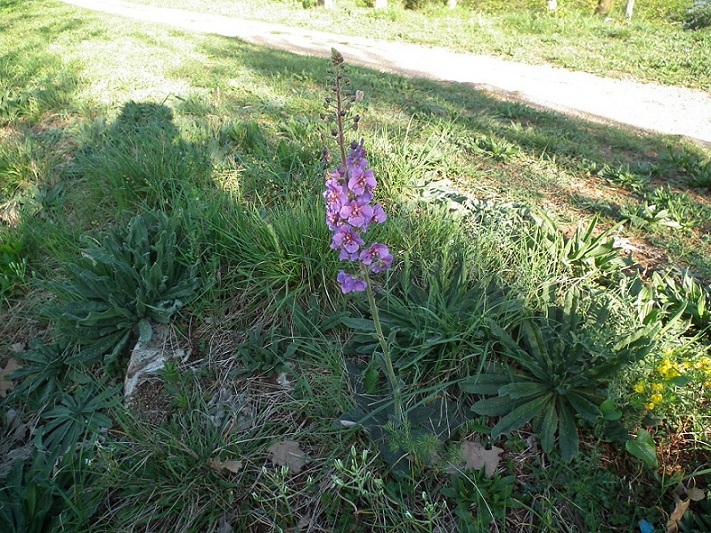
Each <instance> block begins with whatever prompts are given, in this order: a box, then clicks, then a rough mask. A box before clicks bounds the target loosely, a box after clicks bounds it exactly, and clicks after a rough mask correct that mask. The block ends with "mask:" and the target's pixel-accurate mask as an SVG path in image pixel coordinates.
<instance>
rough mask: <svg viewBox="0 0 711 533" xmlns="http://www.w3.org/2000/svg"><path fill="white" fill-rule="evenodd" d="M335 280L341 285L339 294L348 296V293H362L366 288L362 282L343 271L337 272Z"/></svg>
mask: <svg viewBox="0 0 711 533" xmlns="http://www.w3.org/2000/svg"><path fill="white" fill-rule="evenodd" d="M336 279H337V281H338V283H340V284H341V292H342V293H343V294H348V293H349V292H363V291H364V290H365V287H366V286H365V281H364V280H362V279H358V278H354V277H353V276H351V275H350V274H346V273H345V272H343V270H341V271H339V272H338V277H337V278H336Z"/></svg>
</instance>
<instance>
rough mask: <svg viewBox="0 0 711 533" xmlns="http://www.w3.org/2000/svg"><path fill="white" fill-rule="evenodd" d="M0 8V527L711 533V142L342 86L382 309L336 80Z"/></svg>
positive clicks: (442, 91) (156, 31) (437, 94)
mask: <svg viewBox="0 0 711 533" xmlns="http://www.w3.org/2000/svg"><path fill="white" fill-rule="evenodd" d="M0 9H1V10H2V14H3V16H2V20H1V22H0V24H1V25H2V32H0V50H2V51H3V52H2V54H3V55H2V56H0V79H1V80H2V93H1V94H0V139H2V142H1V143H0V195H1V196H0V203H1V209H0V220H1V221H2V223H1V225H0V235H1V236H2V241H1V243H0V294H2V308H1V311H0V312H1V313H2V319H1V321H0V324H1V325H0V332H1V333H0V339H1V341H0V396H2V398H0V400H1V401H2V406H3V409H2V419H1V420H0V428H1V431H0V480H1V481H2V482H1V483H0V529H1V530H3V531H4V530H7V531H87V530H91V531H117V530H121V529H129V530H135V529H145V530H151V531H228V530H230V529H231V530H234V531H364V532H365V531H380V530H383V531H441V530H444V529H449V530H453V531H455V530H460V531H486V530H492V531H504V530H509V531H551V530H554V531H558V530H560V531H630V530H634V529H636V528H638V525H639V524H640V521H642V522H641V527H642V528H647V530H648V529H649V527H651V526H652V525H653V526H656V527H657V528H658V529H660V530H661V529H664V528H666V527H667V526H666V524H667V522H668V521H671V522H670V524H671V526H673V527H677V526H678V528H680V530H683V531H708V530H709V527H708V526H709V520H710V515H709V513H710V512H711V510H710V509H709V502H708V497H707V495H708V490H709V483H710V482H711V479H710V475H709V472H708V463H709V451H710V446H711V435H710V434H709V430H708V427H709V424H708V420H709V414H710V413H709V410H710V407H709V392H708V391H709V386H710V385H711V383H710V381H711V364H710V363H709V337H708V335H709V330H708V325H709V314H710V311H709V304H710V303H711V302H710V301H709V281H710V280H711V264H709V260H708V258H709V257H711V254H710V252H711V241H710V240H709V238H708V235H709V226H708V224H709V222H708V221H709V213H710V212H711V200H709V186H710V185H711V182H710V180H711V174H710V172H711V164H710V163H709V153H708V152H706V151H704V150H702V149H700V148H698V147H696V146H693V145H689V144H684V143H681V142H679V141H678V140H677V139H669V138H663V137H656V136H639V135H638V134H636V133H631V132H627V131H624V130H621V129H616V128H612V127H608V126H601V125H597V124H590V123H586V122H584V121H580V120H574V119H571V118H566V117H561V116H558V115H555V114H552V113H543V112H540V111H536V110H533V109H530V108H528V107H526V106H524V105H521V104H519V103H510V102H505V101H498V100H495V99H492V98H490V97H488V96H486V95H483V94H481V93H477V92H475V91H472V90H470V89H468V88H464V87H460V86H456V85H451V86H442V85H437V84H435V83H432V82H429V81H421V80H412V79H406V78H402V77H398V76H390V75H383V74H376V73H374V72H372V71H369V70H367V69H359V68H350V69H349V70H348V72H347V78H348V79H350V89H352V90H358V91H363V96H364V98H363V100H362V101H357V102H353V105H352V107H351V109H350V113H351V114H350V115H349V114H348V112H347V113H346V117H350V118H351V119H353V116H354V115H353V114H354V113H357V114H358V115H359V117H360V118H359V120H358V125H359V130H358V131H357V132H354V131H350V130H349V131H348V132H346V138H347V140H348V141H350V140H351V139H355V140H358V139H360V138H361V136H362V137H363V138H364V143H365V147H366V149H367V151H368V160H369V165H370V168H372V169H373V170H374V173H375V177H376V178H377V187H376V189H375V191H374V192H375V201H377V202H378V203H380V204H381V205H382V207H383V209H384V211H385V212H386V213H387V217H388V218H387V220H386V221H385V222H384V223H382V224H378V225H377V226H373V227H372V228H370V229H369V230H368V239H369V240H370V239H371V238H372V239H373V240H376V241H378V242H381V243H386V244H387V245H388V247H389V250H390V252H391V253H392V255H393V260H392V265H391V268H389V269H387V270H383V271H382V272H379V273H374V274H373V276H372V279H371V283H372V285H371V288H372V289H374V290H373V292H372V295H371V296H372V301H370V298H368V297H367V296H366V295H364V294H359V293H356V294H348V295H344V294H342V291H341V286H340V285H339V283H338V281H337V279H338V272H339V270H341V269H347V267H345V266H344V265H346V264H347V263H343V262H340V261H339V257H338V256H339V254H338V253H337V252H336V251H334V250H332V249H331V247H330V244H331V243H332V238H333V236H332V234H331V231H330V230H329V228H328V227H327V226H326V223H325V208H326V202H325V201H324V199H323V191H324V187H325V184H324V163H323V160H322V149H323V147H324V145H328V146H329V149H330V150H331V153H332V154H334V157H336V156H335V154H337V153H338V152H339V150H338V148H337V145H336V144H334V140H333V137H332V136H331V132H330V130H331V128H332V127H333V126H332V125H331V126H328V125H327V123H325V122H324V121H323V120H321V118H320V117H319V116H320V114H321V113H322V112H324V106H323V99H324V98H325V97H333V95H334V93H333V92H331V90H330V88H331V87H332V84H333V80H332V75H331V74H329V63H328V62H327V61H325V60H321V59H309V58H303V57H297V56H293V55H290V54H287V53H283V52H273V51H269V50H265V49H261V48H258V47H254V46H251V45H246V44H244V43H241V42H239V41H236V40H232V39H226V38H220V37H215V36H201V35H191V34H186V33H183V32H179V31H175V30H171V29H166V28H163V27H160V26H143V25H139V24H138V23H134V22H129V21H124V20H122V19H117V18H115V17H109V16H105V15H101V14H95V13H88V12H84V11H81V10H78V9H76V8H73V7H69V6H66V5H64V4H60V3H56V2H40V1H30V2H19V1H12V0H0ZM342 79H345V78H342ZM346 89H347V88H346ZM346 89H344V90H346ZM343 94H345V93H343ZM354 96H355V95H354ZM327 111H328V110H327ZM344 118H345V117H344ZM349 123H350V122H349ZM336 130H337V132H338V128H336ZM328 168H329V169H330V170H333V169H334V164H333V163H331V165H330V166H329V167H328ZM344 216H345V215H344ZM373 303H374V306H373V305H372V304H373ZM376 312H377V316H376ZM138 341H140V342H141V343H143V344H148V343H150V342H158V343H159V345H160V346H162V347H165V349H166V351H170V352H171V353H175V354H176V355H177V354H182V356H181V357H177V356H176V358H175V359H173V360H171V361H169V362H168V363H167V365H166V366H165V367H164V368H163V369H162V370H161V371H160V372H158V374H157V375H156V376H155V378H154V379H153V380H151V381H148V382H144V383H143V384H142V385H141V386H140V387H139V390H138V392H137V393H136V395H134V396H133V399H132V401H131V402H130V404H128V405H126V404H125V402H124V400H123V390H122V389H123V385H124V377H125V376H126V373H127V368H126V366H127V364H128V356H129V351H130V349H131V348H132V346H133V345H134V344H135V343H136V342H138ZM383 343H384V346H385V347H384V348H383ZM378 354H380V355H378ZM388 360H389V361H390V362H391V363H392V369H390V368H389V365H388V364H387V363H388ZM381 363H384V364H381ZM394 391H396V392H397V394H395V395H393V392H394ZM393 396H395V398H396V399H399V400H398V403H399V406H400V407H402V409H401V410H398V409H397V407H396V403H395V402H394V400H393ZM642 530H643V531H644V530H645V529H642Z"/></svg>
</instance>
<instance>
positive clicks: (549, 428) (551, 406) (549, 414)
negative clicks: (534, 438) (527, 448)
mask: <svg viewBox="0 0 711 533" xmlns="http://www.w3.org/2000/svg"><path fill="white" fill-rule="evenodd" d="M543 411H544V413H543V420H542V421H541V427H540V433H539V435H538V438H539V439H540V440H541V448H542V449H543V451H544V452H546V453H550V452H551V451H552V450H553V446H555V434H556V432H557V431H558V412H557V411H556V409H555V400H554V399H551V401H549V402H548V404H546V406H545V407H544V408H543Z"/></svg>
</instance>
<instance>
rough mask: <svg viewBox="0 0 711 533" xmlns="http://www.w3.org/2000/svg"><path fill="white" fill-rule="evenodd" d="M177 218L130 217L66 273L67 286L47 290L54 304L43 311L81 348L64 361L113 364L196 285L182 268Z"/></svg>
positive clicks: (167, 318)
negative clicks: (53, 296)
mask: <svg viewBox="0 0 711 533" xmlns="http://www.w3.org/2000/svg"><path fill="white" fill-rule="evenodd" d="M182 245H183V239H181V235H180V227H179V219H178V217H175V216H174V217H168V216H167V215H165V214H164V213H155V214H148V215H146V216H136V217H134V218H133V219H132V220H131V221H130V222H129V224H128V227H127V228H125V229H119V230H116V231H113V232H111V233H109V234H108V235H106V236H105V237H104V238H103V239H102V240H101V241H100V242H93V243H92V244H91V245H90V246H88V247H87V248H85V249H84V250H83V252H82V257H81V258H80V259H79V260H78V261H76V262H75V263H71V264H69V265H67V267H66V274H67V278H68V279H67V280H63V281H54V282H50V283H49V287H50V288H51V289H52V290H53V291H54V292H55V293H56V294H57V297H58V301H57V303H56V304H55V305H53V306H52V307H51V309H50V310H49V314H50V316H51V317H52V318H54V319H55V320H56V323H57V329H58V332H59V334H60V335H61V336H62V337H63V338H64V339H66V341H67V342H68V343H69V344H72V345H77V346H79V347H80V349H79V351H78V353H75V354H73V355H72V356H71V357H70V358H69V359H68V360H67V362H68V363H69V364H84V365H91V364H92V363H94V362H96V361H97V360H98V359H99V358H100V357H101V356H106V357H105V360H106V361H110V360H113V359H115V358H116V357H117V356H118V355H119V354H120V353H121V351H122V350H123V349H124V348H125V347H126V345H127V344H128V342H129V340H130V339H131V336H132V335H133V334H134V333H137V330H138V329H140V330H141V331H140V333H141V334H142V335H143V336H146V335H147V336H150V329H149V328H150V325H149V321H150V320H153V321H156V322H160V323H164V324H165V323H168V322H169V321H170V320H171V318H172V317H173V315H174V314H175V313H177V312H178V311H179V310H180V308H181V307H182V306H183V305H184V303H185V301H186V300H187V299H189V298H191V297H193V295H194V294H195V291H196V289H197V288H198V286H199V279H198V274H197V265H196V264H195V265H192V266H190V267H185V266H184V265H182V264H181V263H180V260H179V258H180V256H181V246H182Z"/></svg>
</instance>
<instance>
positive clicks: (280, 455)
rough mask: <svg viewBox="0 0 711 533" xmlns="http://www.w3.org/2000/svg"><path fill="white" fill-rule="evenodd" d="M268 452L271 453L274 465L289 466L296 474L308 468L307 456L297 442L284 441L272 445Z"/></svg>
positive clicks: (270, 456) (270, 457)
mask: <svg viewBox="0 0 711 533" xmlns="http://www.w3.org/2000/svg"><path fill="white" fill-rule="evenodd" d="M267 452H269V459H271V461H272V463H274V464H275V465H277V466H287V467H289V469H290V470H291V471H292V472H294V474H298V473H299V472H301V469H302V468H303V467H304V466H306V460H307V457H306V454H305V453H304V451H303V450H302V449H301V446H300V445H299V443H298V442H296V441H295V440H284V441H281V442H277V443H276V444H272V445H271V446H270V447H269V449H268V450H267Z"/></svg>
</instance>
